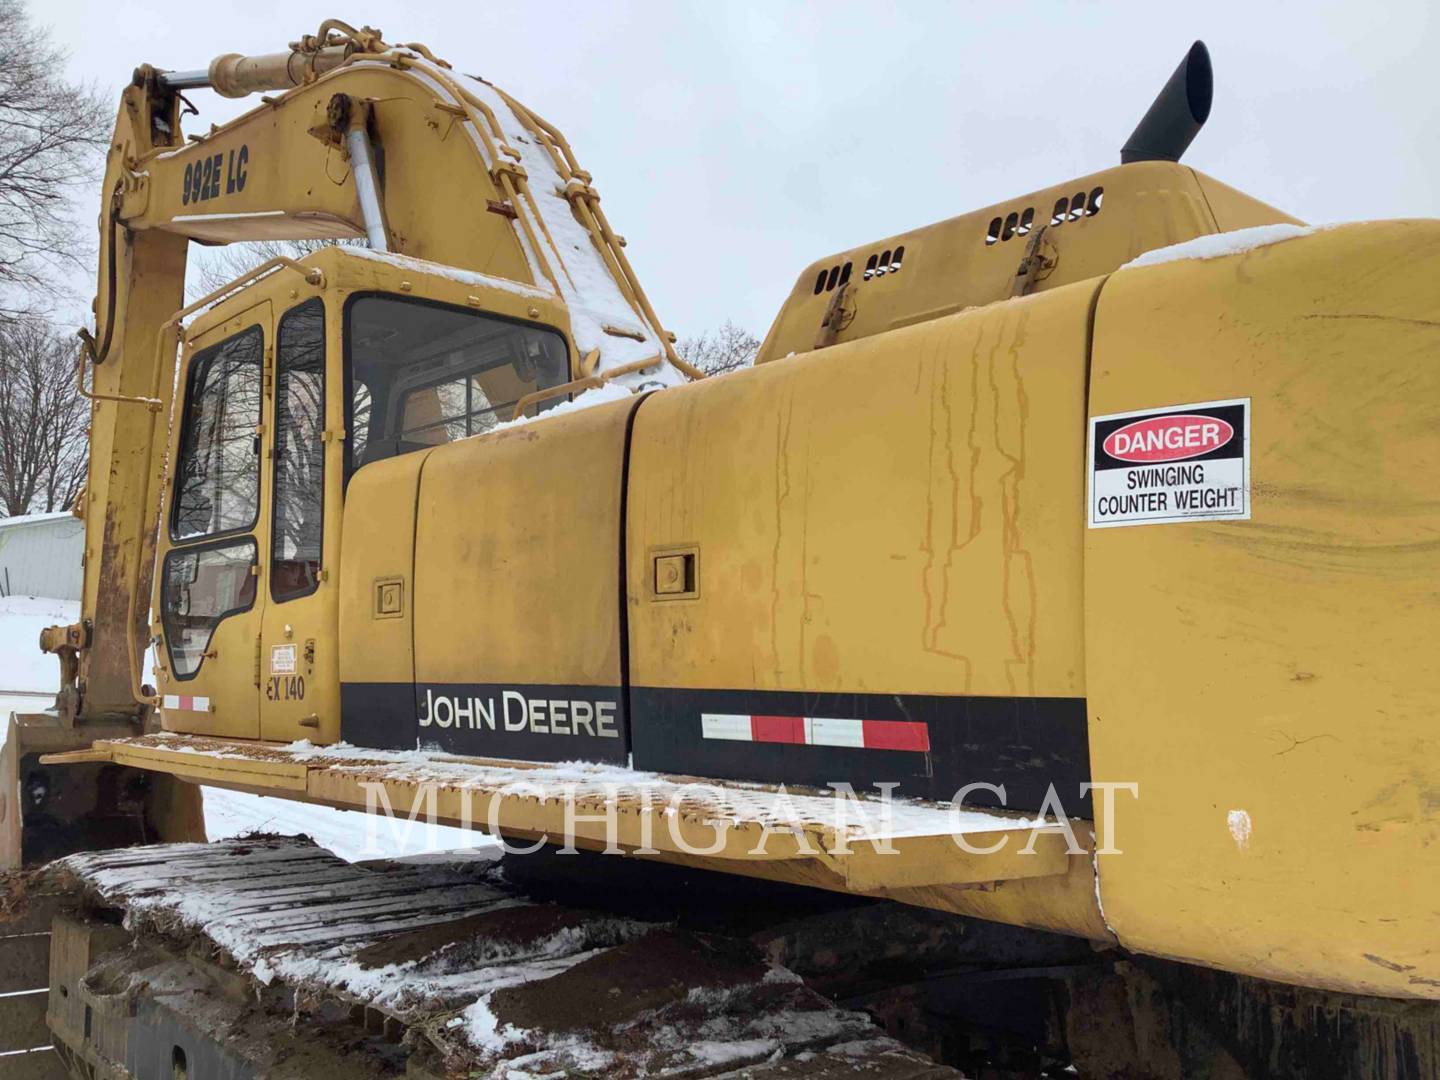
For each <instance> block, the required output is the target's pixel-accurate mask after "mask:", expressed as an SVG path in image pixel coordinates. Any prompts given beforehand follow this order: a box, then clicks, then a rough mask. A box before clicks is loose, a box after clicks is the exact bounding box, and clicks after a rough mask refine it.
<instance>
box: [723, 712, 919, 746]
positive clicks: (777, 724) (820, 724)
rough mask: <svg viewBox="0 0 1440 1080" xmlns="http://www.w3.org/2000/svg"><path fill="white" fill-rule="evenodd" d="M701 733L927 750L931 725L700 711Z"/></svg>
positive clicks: (730, 737)
mask: <svg viewBox="0 0 1440 1080" xmlns="http://www.w3.org/2000/svg"><path fill="white" fill-rule="evenodd" d="M700 733H701V734H702V735H703V736H704V737H705V738H707V739H728V740H731V741H735V742H765V743H792V744H796V745H803V746H842V747H848V748H850V749H857V750H911V751H915V752H917V753H924V752H926V751H928V750H929V749H930V728H929V726H928V725H927V724H924V723H920V722H918V721H913V720H847V719H837V718H832V717H823V716H755V715H746V716H741V715H736V714H732V713H702V714H701V715H700Z"/></svg>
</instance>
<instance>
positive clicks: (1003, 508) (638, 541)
mask: <svg viewBox="0 0 1440 1080" xmlns="http://www.w3.org/2000/svg"><path fill="white" fill-rule="evenodd" d="M1095 287H1096V286H1095V285H1094V284H1093V283H1092V284H1081V285H1075V286H1069V287H1066V288H1062V289H1057V290H1054V291H1052V292H1049V293H1046V294H1044V295H1041V296H1036V297H1031V298H1027V299H1024V300H1017V301H1013V302H1009V303H1005V304H998V305H993V306H991V307H988V308H983V309H980V310H977V311H971V312H967V313H965V314H962V315H957V316H952V317H949V318H944V319H938V320H934V321H931V322H929V323H925V324H922V325H920V326H915V327H911V328H907V329H902V330H897V331H893V332H890V333H887V334H883V335H880V336H877V337H873V338H868V339H866V340H863V341H860V342H856V343H853V344H849V345H840V346H835V347H833V348H830V349H826V350H823V351H820V352H815V353H811V354H808V355H805V356H799V357H792V358H789V359H786V360H782V361H779V362H777V363H774V364H767V365H765V366H764V367H761V368H757V369H754V370H751V371H746V372H741V373H737V374H735V375H729V376H726V377H724V378H719V379H713V380H705V381H703V382H699V383H695V384H692V385H690V386H686V387H682V388H679V389H676V390H670V391H666V392H664V393H662V394H657V395H655V396H654V397H653V398H652V399H651V400H648V401H646V402H645V404H644V406H643V407H642V408H641V409H640V410H639V412H638V413H637V415H636V420H635V430H634V435H633V440H632V450H631V462H630V487H629V520H628V526H629V530H628V536H629V541H628V544H627V565H628V575H627V585H628V590H627V592H628V595H627V600H628V605H629V608H628V610H629V628H630V675H631V682H632V701H633V707H634V722H633V728H634V740H635V764H636V766H637V767H641V768H648V769H657V770H667V771H672V772H685V773H693V774H696V775H702V776H715V777H727V778H734V779H745V780H756V781H767V782H776V783H788V784H826V783H829V782H831V781H842V782H848V783H852V784H854V785H856V787H857V789H859V788H861V787H868V785H870V784H872V783H877V782H885V781H893V782H896V783H898V784H899V788H898V789H897V790H898V792H899V793H901V794H904V795H914V796H925V797H933V798H946V799H948V798H951V797H953V796H954V795H955V794H956V793H957V791H959V790H960V789H961V788H963V787H964V786H965V785H967V784H985V785H990V784H993V785H997V786H1000V785H1003V787H1004V789H1005V791H1004V797H1003V799H1002V797H1001V795H1000V794H999V793H998V792H997V791H994V790H991V789H988V788H982V789H972V791H971V792H970V793H969V796H968V797H969V801H970V802H972V803H975V804H988V805H996V804H999V803H1001V802H1002V801H1003V803H1004V804H1005V805H1008V806H1011V807H1022V808H1034V807H1038V806H1039V805H1041V803H1042V802H1043V801H1044V798H1045V795H1046V792H1047V790H1048V788H1049V786H1050V785H1051V784H1054V785H1055V787H1056V790H1057V793H1058V794H1059V795H1060V796H1061V798H1062V799H1063V800H1064V805H1065V807H1066V808H1067V809H1068V810H1071V811H1072V812H1073V813H1075V814H1077V815H1087V816H1088V801H1087V800H1086V799H1085V798H1084V797H1083V796H1082V794H1081V790H1080V786H1081V784H1082V783H1083V782H1085V781H1088V780H1089V779H1090V770H1089V756H1088V745H1087V740H1086V714H1085V702H1084V693H1085V686H1084V673H1083V669H1084V652H1083V648H1082V639H1081V623H1082V614H1081V573H1082V568H1081V543H1082V539H1083V535H1084V492H1083V489H1082V484H1081V478H1082V476H1083V468H1082V466H1083V458H1084V441H1085V429H1084V419H1085V354H1086V336H1087V325H1088V319H1089V313H1090V306H1091V298H1092V295H1093V292H1094V290H1095Z"/></svg>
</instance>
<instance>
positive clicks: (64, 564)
mask: <svg viewBox="0 0 1440 1080" xmlns="http://www.w3.org/2000/svg"><path fill="white" fill-rule="evenodd" d="M84 554H85V523H84V522H83V521H81V520H80V519H79V518H77V517H75V516H74V515H73V514H71V513H69V512H68V511H62V512H61V513H58V514H28V515H26V516H25V517H12V518H0V596H44V597H49V598H50V599H52V600H79V599H80V590H81V588H82V587H83V582H84V571H83V570H82V568H81V565H80V562H81V558H82V557H83V556H84Z"/></svg>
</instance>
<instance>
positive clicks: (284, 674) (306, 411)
mask: <svg viewBox="0 0 1440 1080" xmlns="http://www.w3.org/2000/svg"><path fill="white" fill-rule="evenodd" d="M326 345H327V327H326V318H325V304H324V301H323V300H321V299H320V298H319V297H316V298H314V299H311V300H307V301H305V302H304V303H302V304H297V305H295V306H294V307H291V308H290V309H288V310H287V311H285V312H283V313H282V314H281V315H280V318H279V321H278V323H277V325H276V328H275V373H274V379H273V380H272V381H271V394H272V407H271V415H272V416H273V417H274V424H273V432H272V435H271V437H270V438H269V439H267V445H266V458H265V471H266V473H267V476H268V484H267V495H266V499H267V501H268V506H269V509H270V513H269V514H268V515H267V516H268V519H269V522H270V527H269V535H268V537H267V538H266V545H265V546H266V548H267V550H268V566H267V567H266V570H265V572H264V573H263V574H262V578H263V580H264V581H265V583H266V587H265V592H266V596H265V605H264V608H265V610H264V616H263V618H262V630H261V645H260V695H259V697H260V737H261V738H262V739H267V740H278V741H285V742H289V741H292V740H295V739H310V740H311V741H313V742H317V743H330V742H335V741H336V740H338V739H339V737H340V681H339V680H340V674H339V665H338V652H337V648H336V642H337V638H338V631H339V626H338V622H339V610H338V604H339V600H338V591H337V589H338V585H337V578H338V575H337V574H336V573H335V572H334V568H335V567H336V566H337V563H338V558H339V551H340V497H341V494H340V493H341V480H342V478H343V469H344V461H343V428H344V423H345V420H344V414H343V409H342V407H341V404H340V401H339V395H338V394H334V393H331V392H330V388H332V387H335V388H338V387H340V386H341V385H343V379H342V377H341V371H340V366H339V365H340V351H339V350H338V349H329V348H327V347H326ZM332 398H333V399H334V400H331V399H332Z"/></svg>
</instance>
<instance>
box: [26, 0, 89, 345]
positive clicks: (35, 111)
mask: <svg viewBox="0 0 1440 1080" xmlns="http://www.w3.org/2000/svg"><path fill="white" fill-rule="evenodd" d="M0 40H3V41H4V42H5V62H4V63H3V64H0V320H7V321H8V320H9V319H13V318H15V317H16V316H17V315H18V314H19V313H21V312H24V311H35V310H37V309H38V308H39V307H41V306H42V303H43V302H41V301H39V297H41V296H45V295H53V294H54V292H55V289H56V285H57V283H58V281H59V279H60V277H61V276H62V275H63V273H64V272H66V271H68V270H70V269H71V268H73V267H75V266H78V265H80V261H81V260H82V259H83V258H84V257H85V255H86V254H87V253H88V251H89V250H90V248H91V245H90V244H88V243H84V242H82V241H83V240H84V239H85V238H84V237H83V236H82V234H81V231H80V229H79V226H78V225H77V224H76V221H75V217H74V213H73V211H74V207H75V199H74V195H75V194H76V193H77V191H79V190H85V189H88V188H89V187H90V185H91V184H92V183H93V181H94V178H95V176H96V175H97V172H98V166H99V164H100V160H101V159H100V152H99V151H100V148H101V147H103V146H105V145H106V144H107V142H108V139H109V119H108V118H109V113H110V110H109V108H108V107H107V106H106V105H105V103H104V102H102V101H101V99H100V98H99V96H98V95H97V94H96V93H95V92H94V91H93V90H92V89H90V88H88V87H83V86H76V85H74V84H72V83H68V82H66V81H65V80H64V79H63V78H62V77H61V73H62V72H63V71H64V67H65V52H64V50H62V49H61V48H60V47H59V46H57V45H56V44H55V43H54V42H53V41H51V40H50V35H49V33H48V32H47V31H45V30H44V29H43V28H41V27H37V26H35V25H34V24H33V23H32V22H31V21H30V16H29V14H28V13H27V12H26V10H25V7H24V5H23V4H22V3H21V0H0Z"/></svg>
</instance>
